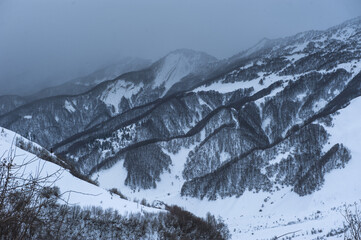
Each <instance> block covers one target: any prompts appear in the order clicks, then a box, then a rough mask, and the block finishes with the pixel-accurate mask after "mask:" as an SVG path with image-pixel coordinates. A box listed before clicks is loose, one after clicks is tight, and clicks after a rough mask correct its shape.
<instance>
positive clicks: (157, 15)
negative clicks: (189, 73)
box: [0, 0, 361, 94]
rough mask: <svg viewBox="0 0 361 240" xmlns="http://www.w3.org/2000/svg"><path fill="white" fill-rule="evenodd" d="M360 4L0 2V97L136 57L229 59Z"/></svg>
mask: <svg viewBox="0 0 361 240" xmlns="http://www.w3.org/2000/svg"><path fill="white" fill-rule="evenodd" d="M358 15H361V1H360V0H250V1H244V0H243V1H241V0H234V1H233V0H219V1H213V0H196V1H194V0H193V1H191V0H182V1H171V0H163V1H160V0H154V1H151V0H0V94H29V93H32V92H34V91H36V90H38V89H40V88H43V87H48V86H52V85H55V84H59V83H61V82H64V81H68V80H70V79H72V78H75V77H78V76H81V75H84V74H87V73H90V72H92V71H94V70H96V69H98V68H100V67H102V66H107V65H108V64H111V63H114V62H116V61H117V60H119V59H121V58H123V57H127V56H132V57H141V58H146V59H151V60H157V59H158V58H160V57H162V56H164V55H165V54H167V53H168V52H170V51H172V50H175V49H178V48H190V49H194V50H200V51H204V52H207V53H209V54H211V55H214V56H215V57H217V58H220V59H221V58H227V57H230V56H232V55H234V54H236V53H238V52H240V51H242V50H244V49H246V48H248V47H250V46H252V45H253V44H255V43H256V42H257V41H259V40H260V39H262V38H263V37H267V38H278V37H284V36H288V35H293V34H295V33H298V32H301V31H306V30H311V29H314V30H323V29H327V28H328V27H331V26H333V25H336V24H339V23H341V22H343V21H345V20H347V19H350V18H353V17H356V16H358Z"/></svg>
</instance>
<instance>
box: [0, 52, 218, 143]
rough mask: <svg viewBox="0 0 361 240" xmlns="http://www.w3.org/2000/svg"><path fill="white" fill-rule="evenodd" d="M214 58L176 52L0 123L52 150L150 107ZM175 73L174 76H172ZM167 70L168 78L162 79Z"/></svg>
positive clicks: (31, 105)
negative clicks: (115, 118) (107, 122)
mask: <svg viewBox="0 0 361 240" xmlns="http://www.w3.org/2000/svg"><path fill="white" fill-rule="evenodd" d="M174 59H178V60H177V61H175V62H174ZM197 60H200V61H201V62H198V61H197ZM214 60H215V59H214V58H212V57H210V56H208V55H206V54H204V53H198V52H195V51H191V50H178V51H175V52H172V53H170V54H169V55H167V56H166V57H165V58H163V59H161V60H160V61H158V62H156V63H154V64H153V65H152V66H151V67H149V68H147V69H144V70H141V71H136V72H130V73H126V74H123V75H121V76H120V77H118V78H116V79H114V80H111V81H105V82H103V83H101V84H99V85H97V86H96V87H94V88H93V89H91V90H90V91H88V92H86V93H83V94H79V95H73V96H70V95H63V96H56V97H50V98H45V99H40V100H37V101H34V102H31V103H29V104H26V105H23V106H20V107H18V108H17V109H15V110H13V111H11V112H9V113H7V114H4V115H2V116H0V125H1V126H4V127H7V128H9V129H12V130H14V131H16V132H18V133H20V134H22V135H23V136H27V137H28V138H30V139H31V140H33V141H36V142H38V143H40V144H42V145H43V146H45V147H47V148H49V149H50V148H51V147H52V146H53V145H54V144H56V143H58V142H60V141H62V140H65V139H66V138H68V137H71V136H72V135H74V134H76V133H78V132H82V131H85V130H87V129H89V128H91V127H93V126H94V125H96V124H98V123H101V122H103V121H105V120H108V119H110V118H111V117H113V116H115V115H117V114H119V113H122V112H125V111H127V110H129V109H131V108H134V107H137V106H141V105H143V104H147V103H151V102H152V101H154V100H156V99H158V98H159V97H161V96H162V95H164V94H166V88H165V84H166V82H167V84H171V83H173V82H176V81H180V80H181V78H182V76H186V75H188V74H190V72H191V71H193V70H194V71H196V72H199V71H200V69H199V68H198V67H200V66H204V65H205V64H206V63H205V62H203V61H214ZM174 64H175V65H174ZM177 64H179V66H180V69H178V65H177ZM193 65H194V66H193ZM169 71H170V72H169ZM174 71H175V73H176V75H172V74H173V73H174ZM167 72H168V73H169V76H166V77H164V76H165V75H164V74H165V73H167ZM167 86H168V85H167ZM169 86H170V85H169ZM181 90H182V89H180V91H181Z"/></svg>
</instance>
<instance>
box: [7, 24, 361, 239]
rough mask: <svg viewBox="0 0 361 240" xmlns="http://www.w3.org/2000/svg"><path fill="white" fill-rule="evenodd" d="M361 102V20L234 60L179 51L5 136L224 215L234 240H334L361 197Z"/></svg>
mask: <svg viewBox="0 0 361 240" xmlns="http://www.w3.org/2000/svg"><path fill="white" fill-rule="evenodd" d="M359 96H361V18H357V19H353V20H350V21H348V22H345V23H343V24H341V25H339V26H335V27H333V28H330V29H328V30H325V31H309V32H304V33H300V34H297V35H295V36H291V37H287V38H282V39H275V40H268V39H264V40H262V41H261V42H259V43H258V44H257V45H255V46H254V47H252V48H250V49H248V50H246V51H243V52H241V53H239V54H236V55H234V56H233V57H231V58H229V59H226V60H222V61H218V60H216V59H215V58H213V57H211V56H209V55H207V54H205V53H200V52H195V51H192V50H184V49H183V50H177V51H174V52H172V53H170V54H168V55H167V56H165V57H164V58H162V59H160V60H159V61H157V62H155V63H154V64H152V65H151V66H150V67H149V68H146V69H143V70H141V71H135V72H130V73H126V74H123V75H121V76H119V77H117V78H116V79H114V80H112V81H105V82H103V83H101V84H99V85H97V86H96V87H94V88H93V89H91V90H90V91H88V92H86V93H83V94H79V95H74V96H58V97H52V98H46V99H42V100H38V101H35V102H32V103H30V104H27V105H24V106H21V107H18V108H16V109H15V110H13V111H11V112H9V113H7V114H4V115H2V116H0V126H3V127H6V128H9V129H11V130H13V131H15V132H17V133H19V134H21V135H23V136H27V137H28V138H30V139H31V140H33V141H35V142H37V143H39V144H41V145H43V146H46V147H47V148H48V149H50V148H52V149H53V150H54V151H55V153H56V154H57V155H58V156H60V157H61V158H62V159H64V160H65V161H66V163H67V164H69V165H70V166H72V168H74V169H76V171H77V172H79V173H81V174H82V175H84V176H86V177H89V178H91V179H92V180H93V181H97V182H99V184H100V186H102V187H105V188H117V189H118V190H119V191H121V192H122V193H125V194H126V195H127V196H133V197H136V198H138V199H139V198H146V199H149V200H160V201H163V202H166V203H171V204H177V205H180V206H184V207H185V208H186V209H187V210H189V211H191V212H193V213H196V214H197V215H199V216H205V215H206V213H207V212H208V211H210V212H211V213H213V214H216V215H218V214H219V215H220V216H222V217H223V218H224V219H225V221H226V223H228V225H229V227H230V229H231V231H232V232H233V238H234V239H271V238H273V237H275V236H280V235H282V234H285V233H289V232H292V234H293V235H287V237H293V239H317V237H319V238H326V237H327V238H330V239H332V238H336V237H337V236H341V235H342V234H343V231H344V229H343V224H342V220H343V217H342V215H341V214H340V211H342V209H343V204H346V205H349V204H352V203H353V202H355V201H359V194H358V193H360V190H361V189H360V184H358V177H357V172H358V170H359V169H360V167H361V166H359V165H358V163H357V161H358V159H359V158H360V156H359V150H358V148H357V145H358V143H359V142H360V140H361V139H359V137H358V136H357V134H354V133H357V132H358V130H361V129H360V127H361V126H360V124H359V123H358V122H359V121H358V120H357V119H358V116H359V114H360V113H359V109H360V107H361V106H360V101H359V100H360V98H359ZM345 183H347V184H345ZM344 185H346V186H344Z"/></svg>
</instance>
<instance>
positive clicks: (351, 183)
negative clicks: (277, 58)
mask: <svg viewBox="0 0 361 240" xmlns="http://www.w3.org/2000/svg"><path fill="white" fill-rule="evenodd" d="M359 116H361V97H359V98H356V99H354V100H353V101H352V102H351V103H350V105H349V106H347V107H346V108H344V109H341V110H340V111H339V114H337V115H336V116H334V120H333V126H332V127H328V131H329V133H330V134H331V137H330V139H329V144H328V145H329V146H332V145H333V144H335V143H337V142H343V143H344V144H345V145H346V146H347V147H348V148H349V149H350V151H351V152H352V158H351V160H350V162H349V163H348V164H347V165H346V167H345V168H343V169H336V170H334V171H333V172H331V173H329V174H327V175H326V176H325V182H324V185H323V186H322V188H321V189H320V190H319V191H316V192H314V193H312V194H310V195H306V196H303V197H300V196H299V195H297V194H296V193H294V192H293V191H292V190H291V189H290V188H283V189H281V190H280V191H276V192H271V193H269V192H258V193H256V192H252V191H247V192H245V193H244V194H243V195H242V196H241V197H239V198H236V197H229V198H225V199H217V200H216V201H208V200H199V199H196V198H191V197H184V196H181V195H180V190H181V186H182V183H183V182H182V180H180V179H181V178H179V177H174V176H177V174H178V176H180V175H181V172H182V168H183V164H184V163H185V161H186V158H187V155H188V152H189V150H187V149H182V150H180V151H179V153H178V154H176V155H171V156H172V160H173V162H174V163H175V164H174V165H173V166H172V168H171V170H170V171H171V172H172V173H173V175H172V174H170V173H164V174H163V175H162V176H161V181H160V183H159V184H158V187H157V188H156V189H152V190H143V191H132V190H130V189H129V188H128V187H127V186H125V185H124V184H123V183H124V179H122V178H125V176H126V169H125V168H124V167H123V163H122V162H119V163H117V164H116V165H115V166H114V167H112V168H111V169H108V170H103V171H101V172H99V173H97V174H96V179H97V180H98V181H99V183H100V186H103V187H106V188H109V187H116V188H118V189H119V190H120V191H121V192H122V193H124V194H125V195H127V196H133V197H135V198H138V199H140V198H146V199H148V200H150V201H152V200H160V201H164V202H165V203H167V204H177V205H179V206H182V207H184V208H185V209H186V210H188V211H190V212H192V213H195V214H197V215H199V216H205V215H206V213H207V212H211V213H212V214H214V215H215V216H221V217H222V218H223V219H224V220H225V222H226V223H227V224H228V227H229V229H230V231H231V233H232V237H233V239H271V238H272V237H275V236H281V235H283V234H286V233H290V232H294V233H292V234H288V235H287V236H285V237H292V239H317V238H318V237H326V238H327V239H343V233H338V234H337V232H340V231H342V229H343V222H344V218H343V215H342V214H343V213H344V210H345V208H344V206H345V205H347V206H351V205H353V204H354V203H360V199H361V184H360V170H361V149H360V143H361V134H358V133H360V132H361V121H355V118H358V117H359ZM94 177H95V176H94ZM114 179H117V181H116V183H115V182H114ZM281 239H282V238H281Z"/></svg>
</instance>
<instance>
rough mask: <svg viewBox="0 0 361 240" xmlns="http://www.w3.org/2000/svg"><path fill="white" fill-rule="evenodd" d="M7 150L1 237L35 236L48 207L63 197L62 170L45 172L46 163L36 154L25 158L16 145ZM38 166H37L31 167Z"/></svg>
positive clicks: (0, 168)
mask: <svg viewBox="0 0 361 240" xmlns="http://www.w3.org/2000/svg"><path fill="white" fill-rule="evenodd" d="M13 146H14V145H12V146H11V148H10V149H9V150H8V151H6V152H5V153H3V155H2V156H1V158H0V159H1V161H0V236H1V238H4V239H24V238H28V237H29V236H31V235H32V233H33V231H34V229H35V228H36V226H37V224H38V223H39V222H41V221H43V219H44V218H43V216H42V215H43V214H44V211H42V209H43V208H44V207H48V206H49V205H51V204H55V203H56V201H57V199H58V197H59V196H60V192H59V189H58V188H57V187H55V186H54V183H55V182H56V181H57V180H58V179H59V177H60V175H61V170H58V171H56V172H54V173H52V174H50V175H49V174H43V170H44V164H45V162H44V163H41V161H40V160H38V159H37V158H36V157H34V158H32V159H27V158H26V157H25V158H24V159H23V161H22V163H16V162H15V161H14V160H15V159H16V158H18V157H21V156H19V155H17V154H16V148H14V147H13ZM30 165H32V167H33V166H34V165H36V168H35V169H31V167H30Z"/></svg>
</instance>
